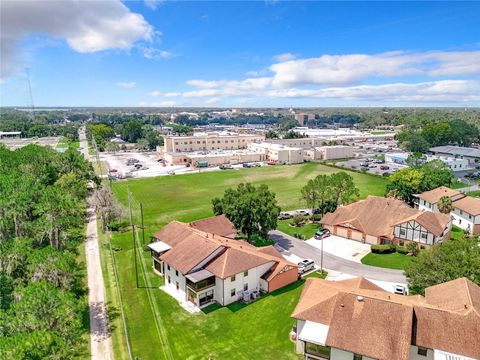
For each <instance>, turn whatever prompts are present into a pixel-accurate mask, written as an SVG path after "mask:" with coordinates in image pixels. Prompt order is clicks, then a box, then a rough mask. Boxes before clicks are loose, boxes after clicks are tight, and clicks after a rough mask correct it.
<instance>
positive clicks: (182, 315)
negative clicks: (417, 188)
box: [101, 163, 385, 360]
mask: <svg viewBox="0 0 480 360" xmlns="http://www.w3.org/2000/svg"><path fill="white" fill-rule="evenodd" d="M337 171H339V170H338V169H335V168H331V167H327V166H325V165H321V164H317V163H307V164H301V165H292V166H272V167H262V168H253V169H241V170H238V171H237V170H235V171H215V172H204V173H199V174H189V175H175V176H163V177H157V178H148V179H133V180H128V181H118V182H114V183H113V190H114V193H115V195H116V196H117V198H118V199H119V200H120V201H121V202H122V203H123V204H124V205H126V204H127V203H128V195H127V189H128V188H130V190H131V191H132V194H133V207H134V212H133V215H134V219H135V223H136V224H140V217H139V214H140V211H139V202H141V203H142V204H143V213H144V219H145V232H146V234H145V242H146V243H148V242H149V241H150V240H149V238H150V236H151V234H153V233H154V232H156V231H158V230H159V229H160V228H161V227H162V226H163V225H165V224H167V223H168V222H170V221H171V220H174V219H176V220H180V221H192V220H195V219H200V218H203V217H206V216H211V215H213V213H212V206H211V199H212V198H213V197H215V196H221V195H222V194H223V191H224V190H225V189H226V188H228V187H232V186H236V185H237V184H239V183H241V182H252V183H255V184H260V183H265V184H267V185H268V186H269V188H270V189H271V190H273V191H274V192H275V193H276V194H277V199H278V202H279V204H280V206H281V207H282V209H284V210H286V209H295V208H300V207H305V205H304V204H303V203H302V201H301V199H300V189H301V187H302V186H303V185H304V184H305V183H306V182H307V180H308V179H311V178H313V177H315V176H316V175H318V174H321V173H323V174H328V173H332V172H337ZM350 173H351V174H352V176H353V178H354V180H355V183H356V185H357V186H358V188H359V189H360V194H361V197H366V196H367V195H368V194H376V195H383V194H384V191H385V179H383V178H381V177H377V176H372V175H368V174H360V173H355V172H350ZM141 239H142V237H141V236H140V240H139V241H141ZM111 241H112V247H113V248H114V249H115V250H116V251H114V252H113V254H114V259H115V261H116V266H117V271H118V278H119V290H120V296H121V297H122V304H123V308H124V312H125V316H126V322H127V328H128V333H129V334H130V342H131V346H132V352H133V356H134V357H138V358H139V359H191V360H193V359H207V358H208V356H209V355H213V356H214V358H215V359H229V358H234V359H299V357H298V356H297V355H296V354H295V351H294V345H293V343H292V342H290V340H289V338H288V333H289V331H290V329H291V326H292V324H293V320H292V319H291V318H290V314H291V312H292V310H293V308H294V307H295V305H296V303H297V301H298V297H299V295H300V292H301V288H302V284H303V283H302V282H298V283H296V284H293V285H291V286H289V287H287V288H284V289H281V290H279V291H277V292H275V293H272V294H270V295H268V296H266V297H265V298H262V299H261V300H259V301H257V302H254V303H252V304H250V305H248V306H246V307H243V306H240V305H238V304H235V305H232V306H229V307H225V308H219V309H216V310H214V309H209V310H213V311H210V312H208V311H206V312H202V313H200V314H196V315H191V314H189V313H188V312H186V311H185V310H183V309H182V308H181V307H180V306H179V305H178V303H177V302H176V300H174V299H173V298H171V297H170V296H168V295H167V294H165V293H163V292H162V291H161V290H159V289H158V287H159V286H160V285H161V284H162V281H163V279H162V278H161V277H159V276H156V275H155V274H154V273H153V271H152V270H151V260H150V253H149V252H148V251H139V254H138V255H139V266H138V269H139V280H140V288H139V289H137V288H136V287H135V271H134V266H133V246H132V235H131V233H128V232H126V233H117V234H114V235H113V236H112V239H111ZM138 246H139V249H140V248H141V246H140V245H138ZM107 250H108V247H107V246H106V245H105V244H103V245H102V246H101V251H102V265H103V267H104V271H106V275H105V280H106V282H107V283H109V285H106V287H107V289H106V290H107V297H108V300H109V302H111V303H112V306H113V307H115V308H116V309H117V310H118V305H119V300H118V299H119V297H118V294H117V295H115V292H116V287H115V284H114V283H112V282H113V267H112V258H111V256H110V253H109V252H108V251H107ZM118 318H119V317H118ZM118 318H116V320H115V323H114V325H115V329H114V334H113V345H114V351H115V355H116V358H118V359H124V358H126V350H125V348H126V342H125V335H124V332H123V328H122V326H121V325H122V323H121V322H119V321H118V320H117V319H118Z"/></svg>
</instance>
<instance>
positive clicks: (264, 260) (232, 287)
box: [148, 215, 298, 321]
mask: <svg viewBox="0 0 480 360" xmlns="http://www.w3.org/2000/svg"><path fill="white" fill-rule="evenodd" d="M235 233H236V230H235V228H234V227H233V224H231V223H230V222H229V221H228V219H227V218H225V217H224V216H223V215H221V216H219V217H213V218H209V219H203V220H199V221H196V222H194V223H190V224H188V223H182V222H178V221H173V222H171V223H170V224H168V225H166V226H165V227H164V228H163V229H162V230H160V231H159V232H157V233H156V234H155V235H154V237H155V239H156V240H157V241H155V242H153V243H151V244H149V245H148V247H149V248H150V250H151V254H152V265H153V269H154V271H155V272H156V273H157V274H159V275H162V276H164V278H165V291H166V292H167V293H170V294H172V295H173V296H174V297H175V298H177V299H179V300H180V302H182V303H184V302H189V303H190V304H192V305H194V306H196V307H204V306H207V305H209V304H211V303H214V302H216V303H218V304H220V305H223V306H224V305H228V304H231V303H233V302H236V301H239V300H246V299H251V298H252V296H253V297H254V298H255V297H256V296H259V295H260V293H262V292H271V291H274V290H276V289H279V288H281V287H283V286H285V285H288V284H291V283H293V282H295V281H297V278H298V266H297V265H295V264H293V263H290V262H289V261H287V260H285V259H284V258H283V257H282V256H281V255H280V253H279V252H278V251H277V250H276V249H275V248H274V247H273V246H266V247H255V246H253V245H250V244H249V243H247V242H245V241H242V240H233V239H232V236H234V234H235ZM227 236H229V237H227ZM253 321H254V319H253Z"/></svg>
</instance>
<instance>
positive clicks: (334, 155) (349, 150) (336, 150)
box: [315, 145, 354, 160]
mask: <svg viewBox="0 0 480 360" xmlns="http://www.w3.org/2000/svg"><path fill="white" fill-rule="evenodd" d="M315 152H316V153H315V159H319V160H334V159H348V158H352V157H354V155H353V147H352V146H345V145H332V146H320V147H316V148H315Z"/></svg>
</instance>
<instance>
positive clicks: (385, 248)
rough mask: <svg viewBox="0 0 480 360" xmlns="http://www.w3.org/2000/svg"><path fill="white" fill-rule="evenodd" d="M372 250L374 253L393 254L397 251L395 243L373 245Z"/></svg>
mask: <svg viewBox="0 0 480 360" xmlns="http://www.w3.org/2000/svg"><path fill="white" fill-rule="evenodd" d="M370 250H371V251H372V253H374V254H391V253H394V252H395V245H394V244H385V245H372V246H371V247H370Z"/></svg>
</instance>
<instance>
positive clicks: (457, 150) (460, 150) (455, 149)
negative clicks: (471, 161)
mask: <svg viewBox="0 0 480 360" xmlns="http://www.w3.org/2000/svg"><path fill="white" fill-rule="evenodd" d="M430 151H431V152H435V153H443V154H452V155H461V156H470V157H477V158H480V149H475V148H471V147H461V146H436V147H432V148H430Z"/></svg>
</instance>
